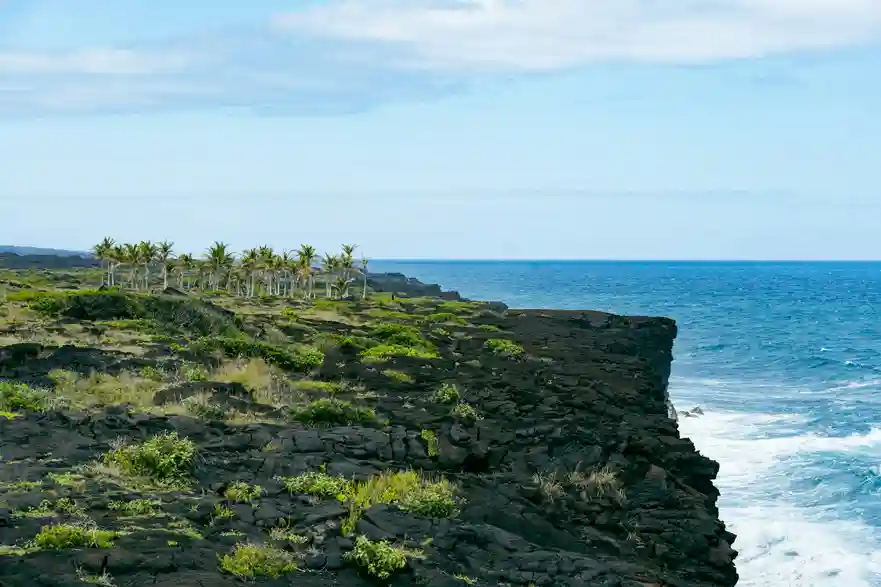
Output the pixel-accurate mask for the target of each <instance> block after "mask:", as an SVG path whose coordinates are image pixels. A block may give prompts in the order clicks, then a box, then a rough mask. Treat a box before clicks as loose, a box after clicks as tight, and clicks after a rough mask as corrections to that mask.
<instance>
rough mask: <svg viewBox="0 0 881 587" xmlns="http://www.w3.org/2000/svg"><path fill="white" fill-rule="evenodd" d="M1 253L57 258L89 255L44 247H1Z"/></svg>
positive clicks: (83, 252)
mask: <svg viewBox="0 0 881 587" xmlns="http://www.w3.org/2000/svg"><path fill="white" fill-rule="evenodd" d="M0 253H15V254H16V255H55V256H57V257H82V256H87V255H89V253H87V252H85V251H68V250H65V249H47V248H43V247H17V246H14V245H0Z"/></svg>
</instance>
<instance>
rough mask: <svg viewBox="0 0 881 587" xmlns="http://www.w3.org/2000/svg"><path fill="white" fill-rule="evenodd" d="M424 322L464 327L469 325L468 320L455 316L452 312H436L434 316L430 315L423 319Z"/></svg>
mask: <svg viewBox="0 0 881 587" xmlns="http://www.w3.org/2000/svg"><path fill="white" fill-rule="evenodd" d="M423 320H424V321H425V322H428V323H429V324H440V323H449V324H459V325H462V326H464V325H465V324H468V321H467V320H465V319H464V318H462V317H461V316H458V315H456V314H453V313H452V312H436V313H434V314H429V315H428V316H426V317H425V318H423Z"/></svg>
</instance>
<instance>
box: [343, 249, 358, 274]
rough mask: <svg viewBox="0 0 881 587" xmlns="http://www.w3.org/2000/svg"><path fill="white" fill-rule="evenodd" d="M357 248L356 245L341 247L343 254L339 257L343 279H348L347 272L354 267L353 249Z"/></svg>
mask: <svg viewBox="0 0 881 587" xmlns="http://www.w3.org/2000/svg"><path fill="white" fill-rule="evenodd" d="M357 248H358V245H343V254H342V255H340V262H341V263H340V264H341V266H342V267H341V269H342V271H343V277H344V278H345V279H348V278H349V272H350V271H351V270H352V267H354V266H355V249H357Z"/></svg>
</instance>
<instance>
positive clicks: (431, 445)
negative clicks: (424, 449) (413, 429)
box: [419, 430, 438, 457]
mask: <svg viewBox="0 0 881 587" xmlns="http://www.w3.org/2000/svg"><path fill="white" fill-rule="evenodd" d="M419 436H420V437H421V438H422V440H424V441H425V442H426V443H427V444H428V456H430V457H436V456H437V450H438V442H437V434H435V433H434V431H433V430H423V431H422V432H420V433H419Z"/></svg>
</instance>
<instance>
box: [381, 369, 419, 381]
mask: <svg viewBox="0 0 881 587" xmlns="http://www.w3.org/2000/svg"><path fill="white" fill-rule="evenodd" d="M382 374H383V375H385V376H386V377H388V378H389V379H391V380H392V381H397V382H398V383H413V382H414V380H413V377H411V376H410V375H409V374H408V373H405V372H403V371H398V370H397V369H385V370H383V371H382Z"/></svg>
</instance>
